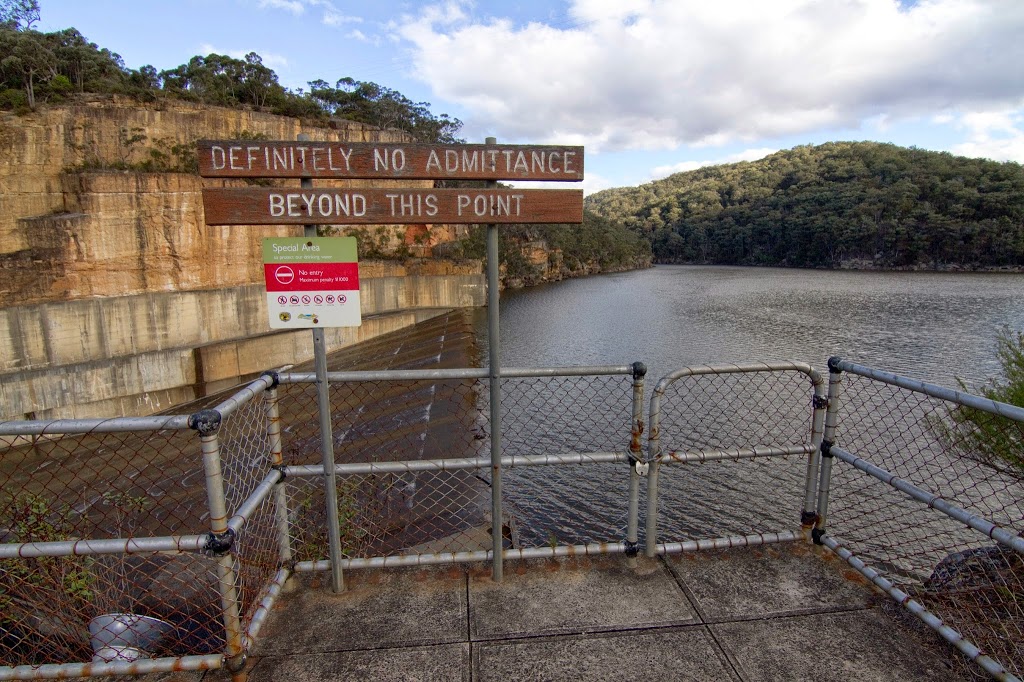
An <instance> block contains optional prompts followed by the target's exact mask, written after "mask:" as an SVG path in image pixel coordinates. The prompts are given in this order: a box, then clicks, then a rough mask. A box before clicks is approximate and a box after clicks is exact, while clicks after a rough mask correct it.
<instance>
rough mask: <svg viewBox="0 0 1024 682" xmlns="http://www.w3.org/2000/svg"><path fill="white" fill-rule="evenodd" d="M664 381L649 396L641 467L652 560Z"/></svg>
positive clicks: (647, 551)
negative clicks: (647, 432) (645, 439)
mask: <svg viewBox="0 0 1024 682" xmlns="http://www.w3.org/2000/svg"><path fill="white" fill-rule="evenodd" d="M664 384H665V379H664V378H662V380H661V381H659V382H658V384H657V385H656V386H655V387H654V394H653V395H652V396H651V414H650V423H649V425H648V428H649V433H650V435H649V436H648V437H647V459H646V460H645V461H644V464H643V466H644V467H645V468H646V469H647V518H646V522H647V523H646V530H645V532H646V534H647V546H646V547H645V554H646V555H647V556H648V557H651V558H653V557H654V555H655V553H656V552H657V546H658V469H659V468H660V467H661V464H660V463H659V461H658V460H659V458H660V457H661V425H660V424H661V396H663V395H664V394H665V385H664Z"/></svg>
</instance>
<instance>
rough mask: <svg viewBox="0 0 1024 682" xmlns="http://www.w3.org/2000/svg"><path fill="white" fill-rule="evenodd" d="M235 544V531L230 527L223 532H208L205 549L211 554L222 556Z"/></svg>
mask: <svg viewBox="0 0 1024 682" xmlns="http://www.w3.org/2000/svg"><path fill="white" fill-rule="evenodd" d="M234 546H235V531H233V530H231V529H230V528H228V529H227V530H226V531H224V532H223V533H207V535H206V544H205V545H203V551H204V552H206V553H207V554H208V555H211V556H222V555H224V554H227V553H228V552H230V551H231V548H232V547H234Z"/></svg>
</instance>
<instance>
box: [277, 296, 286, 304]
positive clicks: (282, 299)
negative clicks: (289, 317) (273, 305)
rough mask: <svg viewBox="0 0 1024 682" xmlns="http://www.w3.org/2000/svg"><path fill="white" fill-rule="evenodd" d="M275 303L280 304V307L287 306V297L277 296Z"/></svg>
mask: <svg viewBox="0 0 1024 682" xmlns="http://www.w3.org/2000/svg"><path fill="white" fill-rule="evenodd" d="M277 302H278V303H280V304H281V305H288V297H287V296H278V297H277Z"/></svg>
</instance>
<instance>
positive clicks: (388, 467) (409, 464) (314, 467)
mask: <svg viewBox="0 0 1024 682" xmlns="http://www.w3.org/2000/svg"><path fill="white" fill-rule="evenodd" d="M628 461H630V457H629V455H628V454H627V453H625V452H590V453H569V454H564V455H506V456H505V457H502V458H501V465H502V466H503V467H520V466H526V467H529V466H548V465H555V464H608V463H616V462H628ZM489 466H491V460H490V458H489V457H463V458H451V459H423V460H414V461H402V462H356V463H352V464H336V465H335V467H334V470H335V472H336V473H337V474H338V475H339V476H358V475H364V476H372V475H374V474H403V473H411V472H414V471H458V470H463V469H483V468H486V467H489ZM284 473H285V475H287V476H297V477H299V476H305V477H309V476H322V475H323V473H324V472H323V465H320V464H297V465H292V466H286V467H284Z"/></svg>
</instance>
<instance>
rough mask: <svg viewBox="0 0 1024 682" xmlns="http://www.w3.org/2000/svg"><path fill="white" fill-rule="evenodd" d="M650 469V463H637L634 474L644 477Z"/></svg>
mask: <svg viewBox="0 0 1024 682" xmlns="http://www.w3.org/2000/svg"><path fill="white" fill-rule="evenodd" d="M650 468H651V464H650V462H637V463H636V473H637V474H638V475H640V476H646V475H647V471H648V470H649V469H650Z"/></svg>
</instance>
